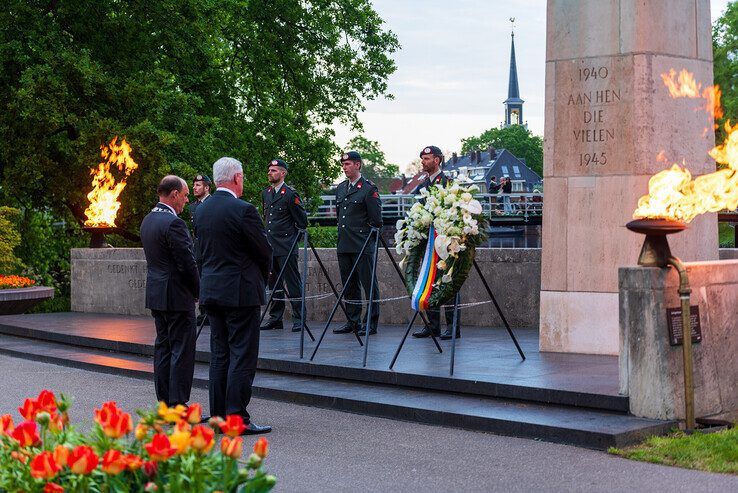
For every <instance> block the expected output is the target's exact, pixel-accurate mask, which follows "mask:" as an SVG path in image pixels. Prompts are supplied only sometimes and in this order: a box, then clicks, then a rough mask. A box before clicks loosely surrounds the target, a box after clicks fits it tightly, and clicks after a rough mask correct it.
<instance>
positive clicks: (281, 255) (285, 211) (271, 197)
mask: <svg viewBox="0 0 738 493" xmlns="http://www.w3.org/2000/svg"><path fill="white" fill-rule="evenodd" d="M287 170H288V166H287V163H285V162H284V161H282V160H281V159H273V160H272V161H270V162H269V170H268V171H267V175H268V178H269V183H270V184H271V185H270V186H268V187H267V188H266V189H265V190H264V191H263V192H261V201H262V205H263V210H264V223H265V226H266V230H267V239H268V240H269V244H270V245H271V246H272V250H273V252H272V264H271V269H270V274H269V288H270V289H271V290H273V291H274V297H273V298H272V305H271V308H270V310H269V318H268V319H267V321H266V322H264V325H262V326H261V330H273V329H281V328H283V324H282V316H283V315H284V301H280V298H284V293H285V291H284V286H285V284H286V285H287V295H288V297H289V298H292V301H290V304H291V305H292V332H299V331H300V327H301V321H302V319H301V318H300V317H301V315H302V301H301V300H300V298H301V297H302V283H301V282H300V272H299V271H298V270H297V248H295V250H294V251H293V252H292V255H290V256H287V254H288V253H289V251H290V247H291V246H292V243H293V242H294V241H295V238H296V237H297V234H298V230H300V229H305V228H307V214H306V213H305V209H304V208H303V206H302V201H301V200H300V196H299V195H297V192H295V190H294V189H293V188H292V187H290V186H289V185H287V184H286V183H285V182H284V178H285V176H287ZM282 266H285V268H284V274H282V279H281V280H280V286H276V285H275V283H276V281H277V276H279V272H280V271H281V270H282Z"/></svg>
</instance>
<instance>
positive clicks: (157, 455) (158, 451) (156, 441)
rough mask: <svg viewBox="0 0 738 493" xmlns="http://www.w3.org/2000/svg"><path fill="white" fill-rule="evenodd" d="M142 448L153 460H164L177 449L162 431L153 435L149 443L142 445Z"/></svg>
mask: <svg viewBox="0 0 738 493" xmlns="http://www.w3.org/2000/svg"><path fill="white" fill-rule="evenodd" d="M144 448H145V449H146V452H148V453H149V457H151V460H153V461H154V462H159V461H165V460H167V459H169V458H170V457H171V456H173V455H174V454H175V452H177V449H176V448H174V447H172V444H171V443H170V442H169V437H167V436H166V435H165V434H163V433H157V434H156V435H154V436H153V438H152V439H151V443H147V444H146V445H144ZM144 466H145V464H144Z"/></svg>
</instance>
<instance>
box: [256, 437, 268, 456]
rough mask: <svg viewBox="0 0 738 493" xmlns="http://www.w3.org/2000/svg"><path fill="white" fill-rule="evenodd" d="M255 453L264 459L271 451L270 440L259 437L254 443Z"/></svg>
mask: <svg viewBox="0 0 738 493" xmlns="http://www.w3.org/2000/svg"><path fill="white" fill-rule="evenodd" d="M254 453H255V454H256V455H258V456H259V457H261V458H262V459H263V458H264V457H266V456H267V454H268V453H269V442H268V441H267V439H266V438H264V437H261V438H259V439H258V440H257V441H256V443H255V444H254Z"/></svg>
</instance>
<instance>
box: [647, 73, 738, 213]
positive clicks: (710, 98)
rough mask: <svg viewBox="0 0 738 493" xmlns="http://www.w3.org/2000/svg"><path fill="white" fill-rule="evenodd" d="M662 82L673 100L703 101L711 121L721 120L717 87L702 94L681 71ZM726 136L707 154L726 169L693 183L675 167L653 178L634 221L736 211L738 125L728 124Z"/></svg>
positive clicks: (690, 78) (707, 89) (649, 182)
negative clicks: (692, 99)
mask: <svg viewBox="0 0 738 493" xmlns="http://www.w3.org/2000/svg"><path fill="white" fill-rule="evenodd" d="M661 78H662V79H663V81H664V84H666V86H667V87H668V89H669V94H670V95H671V96H672V97H674V98H680V97H688V98H702V99H704V100H705V101H706V102H705V105H704V106H703V108H704V109H705V110H706V111H707V112H708V113H709V114H710V117H711V121H713V122H714V118H721V117H722V116H723V109H722V107H721V106H720V96H721V92H720V88H719V87H718V86H710V87H707V88H705V89H704V90H702V89H701V87H702V86H701V84H699V83H697V82H696V81H695V79H694V77H693V76H692V74H690V73H689V72H687V71H686V70H682V71H680V72H679V75H678V77H677V74H676V71H675V70H674V69H671V70H669V73H668V74H661ZM725 132H726V134H727V137H726V139H725V141H724V142H723V143H722V144H720V145H718V146H715V147H714V148H713V149H712V150H711V151H710V152H709V154H710V156H711V157H712V158H713V159H715V161H717V162H718V163H720V164H723V165H725V166H726V167H725V168H721V169H719V170H717V171H715V172H714V173H708V174H706V175H702V176H698V177H697V178H695V179H694V180H692V174H691V173H690V172H689V170H688V169H687V168H686V167H682V166H679V165H678V164H674V165H673V166H672V167H671V168H670V169H667V170H664V171H661V172H659V173H657V174H655V175H653V176H652V177H651V179H650V180H649V181H648V195H644V196H643V197H641V198H640V199H639V200H638V208H637V209H636V210H635V212H634V213H633V218H634V219H645V218H660V219H673V220H678V221H684V222H690V221H691V220H692V219H694V218H695V217H697V216H698V215H699V214H704V213H706V212H718V211H722V210H734V209H736V208H738V124H736V125H735V126H731V125H730V122H727V123H726V124H725ZM663 158H664V155H663V153H659V156H658V157H657V159H658V160H661V159H663Z"/></svg>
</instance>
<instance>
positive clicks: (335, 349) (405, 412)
mask: <svg viewBox="0 0 738 493" xmlns="http://www.w3.org/2000/svg"><path fill="white" fill-rule="evenodd" d="M323 326H324V324H319V323H317V322H311V323H310V327H311V329H312V330H313V332H314V333H315V335H316V337H317V336H318V335H319V332H320V331H321V330H322V329H323ZM403 329H404V328H403V327H402V326H396V325H380V327H379V334H378V335H376V336H371V337H370V341H369V344H370V345H369V358H368V364H367V367H366V368H363V367H362V365H361V361H362V355H363V348H361V347H360V346H359V344H358V342H357V340H356V339H355V338H354V337H353V336H351V335H335V334H333V333H331V332H330V330H329V332H328V333H327V335H326V337H325V340H324V341H323V344H322V346H321V347H320V350H319V351H318V353H317V355H316V357H315V360H314V362H310V361H309V357H310V355H311V354H312V349H313V347H314V344H315V343H313V342H311V341H310V340H309V339H308V338H306V340H305V358H304V359H300V357H299V344H300V340H299V335H300V334H299V333H292V332H290V331H289V330H282V331H268V332H262V337H261V343H260V358H259V371H258V373H257V378H256V381H255V384H254V392H255V395H257V396H261V397H266V398H273V399H279V400H288V401H290V402H297V403H302V404H307V405H313V406H319V407H328V408H332V409H338V410H344V411H350V412H357V413H362V414H370V415H376V416H384V417H389V418H394V419H403V420H412V421H418V422H424V423H432V424H439V425H444V426H453V427H460V428H468V429H475V430H482V431H489V432H493V433H498V434H506V435H514V436H522V437H530V438H537V439H544V440H549V441H556V442H563V443H571V444H575V445H579V446H585V447H591V448H606V447H609V446H622V445H625V444H628V443H632V442H634V441H637V440H639V439H641V438H643V437H644V436H647V435H651V434H659V433H665V432H667V431H669V429H671V427H673V426H674V425H675V423H674V422H673V421H659V420H651V419H643V418H636V417H633V416H630V415H628V414H627V410H628V398H627V397H624V396H621V395H619V394H618V360H617V358H616V357H611V356H595V355H576V354H558V353H540V352H539V351H538V334H537V331H535V330H531V329H527V330H515V333H516V336H517V337H518V339H519V341H520V343H521V346H522V348H523V350H524V351H525V353H526V356H527V359H526V360H525V361H521V359H520V357H519V355H518V354H517V351H516V350H515V347H514V345H513V343H512V341H511V340H510V339H509V337H508V335H507V333H506V332H505V331H504V330H503V329H500V328H491V327H484V328H476V327H464V328H463V338H462V339H460V340H459V342H458V345H457V348H456V366H455V373H454V376H453V377H450V376H449V356H450V341H441V345H442V348H443V350H444V352H443V354H439V353H438V352H437V351H436V349H435V347H434V346H433V344H432V342H431V341H430V340H428V339H422V340H416V339H408V341H407V342H406V345H405V348H404V349H403V352H402V353H401V355H400V357H399V359H398V361H397V363H396V365H395V369H394V371H392V370H389V368H388V366H389V363H390V361H391V358H392V355H393V354H394V351H395V349H396V347H397V345H398V343H399V341H400V339H401V337H402V331H403ZM0 334H2V335H0V352H3V353H6V354H10V355H14V356H17V357H24V358H30V359H35V360H42V361H48V362H52V363H56V364H60V365H66V366H74V367H82V368H87V369H92V370H95V371H103V372H111V373H116V374H124V375H129V376H134V377H138V378H151V373H152V364H151V355H152V353H153V340H154V327H153V320H152V319H151V318H150V317H146V316H121V315H107V314H89V313H57V314H34V315H17V316H5V317H0ZM208 335H209V334H208V329H207V327H206V328H205V330H204V331H203V333H202V335H201V337H200V340H199V341H198V344H197V349H198V352H197V361H198V364H197V367H196V370H195V385H197V386H203V387H205V386H207V362H208V360H209V343H208V339H209V338H208ZM152 398H153V389H152Z"/></svg>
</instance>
